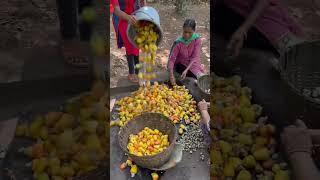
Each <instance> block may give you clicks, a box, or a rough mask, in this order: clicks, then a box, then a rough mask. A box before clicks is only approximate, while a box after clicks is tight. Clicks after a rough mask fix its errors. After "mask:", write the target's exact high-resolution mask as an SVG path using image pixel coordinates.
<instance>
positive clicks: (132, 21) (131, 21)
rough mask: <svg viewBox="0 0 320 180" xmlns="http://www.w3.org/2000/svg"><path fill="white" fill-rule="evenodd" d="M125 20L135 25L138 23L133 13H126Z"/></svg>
mask: <svg viewBox="0 0 320 180" xmlns="http://www.w3.org/2000/svg"><path fill="white" fill-rule="evenodd" d="M126 20H127V21H128V23H129V24H131V25H136V24H137V23H138V21H137V20H136V18H135V17H134V16H133V15H128V16H127V18H126Z"/></svg>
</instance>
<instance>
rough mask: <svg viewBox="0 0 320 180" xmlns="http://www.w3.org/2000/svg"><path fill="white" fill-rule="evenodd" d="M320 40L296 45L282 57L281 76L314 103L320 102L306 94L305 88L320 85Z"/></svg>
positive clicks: (294, 89) (316, 104) (293, 88)
mask: <svg viewBox="0 0 320 180" xmlns="http://www.w3.org/2000/svg"><path fill="white" fill-rule="evenodd" d="M319 59H320V41H314V42H307V43H301V44H298V45H295V46H293V47H291V48H290V49H288V50H287V52H285V53H284V55H283V56H282V57H281V59H280V63H281V76H282V78H283V79H284V80H285V82H287V84H288V85H289V86H290V87H291V88H292V90H293V91H294V92H295V93H297V94H298V95H300V96H302V97H303V98H304V99H305V100H307V101H309V102H311V103H312V104H313V105H315V106H317V107H320V102H319V101H316V100H315V99H313V98H311V97H308V96H304V95H303V90H304V89H314V88H316V87H320V61H319Z"/></svg>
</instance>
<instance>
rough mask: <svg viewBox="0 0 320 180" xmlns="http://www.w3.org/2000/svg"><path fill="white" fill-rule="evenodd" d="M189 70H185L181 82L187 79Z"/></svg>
mask: <svg viewBox="0 0 320 180" xmlns="http://www.w3.org/2000/svg"><path fill="white" fill-rule="evenodd" d="M187 73H188V69H186V70H184V71H183V73H182V74H181V80H184V79H185V78H186V77H187Z"/></svg>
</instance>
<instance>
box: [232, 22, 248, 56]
mask: <svg viewBox="0 0 320 180" xmlns="http://www.w3.org/2000/svg"><path fill="white" fill-rule="evenodd" d="M246 36H247V30H246V29H245V28H242V27H240V28H238V29H237V31H236V32H234V33H233V34H232V36H231V39H230V42H229V44H228V47H227V50H228V51H229V53H230V54H231V56H233V57H236V56H238V55H239V53H240V49H241V48H242V46H243V43H244V40H245V38H246Z"/></svg>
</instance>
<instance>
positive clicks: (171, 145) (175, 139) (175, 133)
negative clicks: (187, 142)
mask: <svg viewBox="0 0 320 180" xmlns="http://www.w3.org/2000/svg"><path fill="white" fill-rule="evenodd" d="M145 114H158V115H161V116H163V117H165V119H167V121H169V122H170V124H171V125H172V126H173V128H174V137H173V141H171V142H169V143H170V145H169V147H168V148H166V149H165V150H163V151H162V152H160V153H158V154H154V155H146V156H137V155H134V154H131V153H129V151H128V150H127V148H125V147H122V146H121V144H120V143H119V146H120V148H121V149H122V150H123V151H124V152H125V153H126V154H128V156H131V157H134V158H152V157H156V156H160V155H161V154H164V153H165V152H167V151H169V149H170V148H171V147H173V146H174V145H175V143H176V141H177V135H178V134H177V130H176V126H175V125H174V124H173V122H172V121H171V120H170V119H169V118H168V117H166V116H164V115H163V114H161V113H154V112H147V113H142V114H140V115H138V116H136V117H134V118H133V119H131V120H130V121H129V122H127V123H126V124H125V126H128V123H130V122H131V121H136V120H137V119H138V117H140V116H143V115H145ZM122 132H123V128H122V127H121V128H120V130H119V132H118V142H120V136H119V134H120V133H122Z"/></svg>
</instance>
